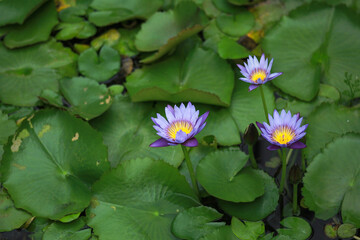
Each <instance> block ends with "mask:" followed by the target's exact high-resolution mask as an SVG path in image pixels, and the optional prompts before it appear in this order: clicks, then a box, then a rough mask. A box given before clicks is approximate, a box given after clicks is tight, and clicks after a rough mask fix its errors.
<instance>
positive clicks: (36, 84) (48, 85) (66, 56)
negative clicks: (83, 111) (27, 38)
mask: <svg viewBox="0 0 360 240" xmlns="http://www.w3.org/2000/svg"><path fill="white" fill-rule="evenodd" d="M49 53H51V54H49ZM34 56H36V57H34ZM0 62H1V63H2V64H1V65H0V100H1V101H2V102H3V103H7V104H13V105H19V106H33V105H36V104H37V103H38V101H39V99H38V96H39V95H40V93H41V91H42V90H43V89H51V90H53V91H58V81H57V80H58V79H60V78H62V77H63V76H73V75H75V74H76V55H75V54H74V53H73V52H72V51H71V50H70V49H68V48H64V47H63V46H62V45H61V43H57V42H55V41H54V40H50V41H49V42H47V43H45V44H37V45H34V46H30V47H26V48H21V49H15V50H9V49H7V48H6V47H5V46H3V45H0Z"/></svg>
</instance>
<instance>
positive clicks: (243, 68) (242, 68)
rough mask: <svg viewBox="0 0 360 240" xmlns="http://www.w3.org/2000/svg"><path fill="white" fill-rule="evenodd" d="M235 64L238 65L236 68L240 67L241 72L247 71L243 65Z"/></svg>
mask: <svg viewBox="0 0 360 240" xmlns="http://www.w3.org/2000/svg"><path fill="white" fill-rule="evenodd" d="M236 65H237V66H238V68H240V70H241V71H242V72H247V70H246V68H245V67H243V66H242V65H240V64H236Z"/></svg>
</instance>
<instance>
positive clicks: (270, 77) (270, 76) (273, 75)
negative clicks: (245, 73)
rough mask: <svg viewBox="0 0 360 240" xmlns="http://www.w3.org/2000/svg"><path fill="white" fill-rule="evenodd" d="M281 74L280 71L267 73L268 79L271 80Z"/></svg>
mask: <svg viewBox="0 0 360 240" xmlns="http://www.w3.org/2000/svg"><path fill="white" fill-rule="evenodd" d="M281 74H283V73H282V72H279V73H272V74H270V75H269V81H270V80H273V79H274V78H277V77H278V76H280V75H281Z"/></svg>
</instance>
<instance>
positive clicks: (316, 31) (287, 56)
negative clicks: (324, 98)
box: [263, 4, 360, 101]
mask: <svg viewBox="0 0 360 240" xmlns="http://www.w3.org/2000/svg"><path fill="white" fill-rule="evenodd" d="M359 20H360V17H359V15H356V14H355V13H354V12H353V11H352V10H350V9H347V8H346V7H344V6H337V7H332V6H329V5H320V4H310V5H305V6H302V7H299V8H297V9H296V10H294V11H293V12H291V13H290V15H289V17H284V18H283V19H282V20H281V21H280V23H279V24H277V25H276V26H275V27H274V28H273V29H272V30H271V31H269V32H268V33H267V35H266V37H265V39H264V42H263V48H264V50H265V52H268V53H270V54H271V57H273V58H274V64H273V71H274V72H277V71H281V72H283V73H284V74H283V75H282V76H280V77H279V78H276V79H274V80H273V81H272V82H273V83H274V84H275V85H276V86H277V87H279V88H280V89H281V90H282V91H284V92H286V93H288V94H290V95H292V96H295V97H297V98H299V99H301V100H306V101H310V100H312V99H313V98H314V97H315V96H316V94H317V92H318V90H319V84H320V79H323V81H324V82H326V83H329V84H331V85H333V86H335V87H337V88H338V89H339V90H340V91H344V90H346V89H347V86H346V85H345V83H344V82H343V80H344V73H345V72H349V73H353V74H358V75H359V74H360V70H359V68H358V67H357V62H359V61H360V55H359V54H356V52H357V49H359V48H360V42H359V41H357V39H359V38H360V25H359V24H358V23H359ZM314 23H316V24H314ZM299 89H301V91H299ZM359 96H360V92H359V94H358V95H357V96H355V97H359Z"/></svg>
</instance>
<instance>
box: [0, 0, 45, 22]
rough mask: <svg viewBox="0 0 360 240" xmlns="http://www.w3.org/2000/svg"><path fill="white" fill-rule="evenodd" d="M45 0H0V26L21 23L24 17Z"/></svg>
mask: <svg viewBox="0 0 360 240" xmlns="http://www.w3.org/2000/svg"><path fill="white" fill-rule="evenodd" d="M46 1H47V0H33V1H23V0H3V1H1V2H0V26H4V25H7V24H13V23H19V24H22V23H23V22H24V21H25V19H26V18H27V17H28V16H29V15H30V14H32V13H33V12H34V11H35V10H36V9H37V8H39V7H40V6H41V5H42V4H43V3H45V2H46Z"/></svg>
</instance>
